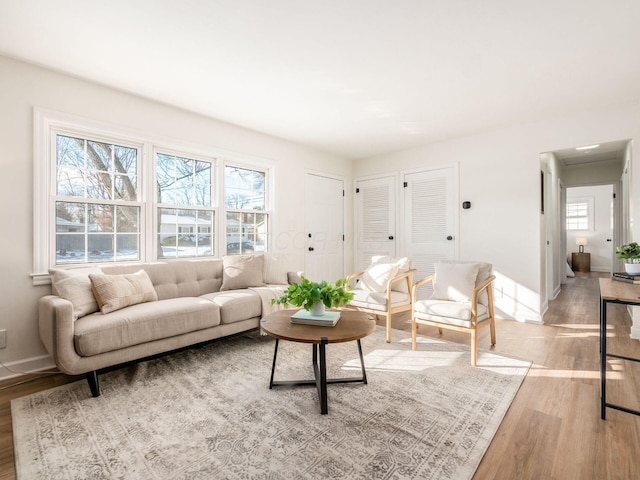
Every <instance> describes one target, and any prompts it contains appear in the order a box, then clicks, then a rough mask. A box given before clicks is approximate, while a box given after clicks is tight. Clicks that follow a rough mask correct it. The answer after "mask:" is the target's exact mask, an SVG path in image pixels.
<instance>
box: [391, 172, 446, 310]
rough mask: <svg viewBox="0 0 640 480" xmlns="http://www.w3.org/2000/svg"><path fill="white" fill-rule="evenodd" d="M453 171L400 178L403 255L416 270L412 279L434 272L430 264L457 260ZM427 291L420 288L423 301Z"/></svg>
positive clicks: (413, 174) (422, 173) (423, 173)
mask: <svg viewBox="0 0 640 480" xmlns="http://www.w3.org/2000/svg"><path fill="white" fill-rule="evenodd" d="M456 179H457V168H456V167H447V168H440V169H436V170H427V171H423V172H417V173H408V174H406V175H405V176H404V182H405V183H404V185H405V188H404V206H405V216H404V232H405V233H404V239H405V255H406V256H408V257H409V258H412V259H413V263H414V268H416V269H417V272H416V275H415V277H414V278H415V280H419V279H422V278H424V277H426V276H427V275H430V274H432V273H433V272H434V263H436V262H438V261H441V260H454V259H456V258H457V252H458V244H457V243H458V240H457V235H458V231H457V224H458V221H457V212H458V210H457V208H456V205H457V203H456V201H457V198H458V185H457V182H456ZM430 294H431V292H430V289H427V288H422V289H420V292H419V296H420V297H421V298H426V296H428V295H430Z"/></svg>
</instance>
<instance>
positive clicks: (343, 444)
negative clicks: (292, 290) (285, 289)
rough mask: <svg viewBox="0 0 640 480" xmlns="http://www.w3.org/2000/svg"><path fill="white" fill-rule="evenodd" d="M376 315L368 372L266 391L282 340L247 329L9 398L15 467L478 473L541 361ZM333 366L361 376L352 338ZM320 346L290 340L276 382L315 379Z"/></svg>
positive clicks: (73, 475)
mask: <svg viewBox="0 0 640 480" xmlns="http://www.w3.org/2000/svg"><path fill="white" fill-rule="evenodd" d="M393 336H394V341H393V342H392V343H390V344H387V343H386V342H385V340H384V329H383V328H382V327H378V328H377V329H376V331H375V332H374V333H373V334H372V335H371V336H369V337H366V338H364V339H363V340H362V347H363V350H364V354H365V365H366V368H367V378H368V384H367V385H364V384H361V383H353V384H334V385H329V387H328V389H329V414H328V415H320V409H319V404H318V397H317V392H316V390H315V388H314V387H306V386H302V387H291V388H289V387H274V389H272V390H269V388H268V385H269V375H270V372H271V363H272V360H273V348H274V340H273V339H272V338H270V337H266V336H260V335H259V334H257V333H249V334H245V335H242V336H239V337H235V338H230V339H225V340H223V341H219V342H216V343H213V344H210V345H207V346H205V347H203V348H199V349H193V350H188V351H184V352H180V353H176V354H172V355H169V356H165V357H162V358H160V359H155V360H151V361H147V362H143V363H139V364H137V365H134V366H130V367H125V368H122V369H120V370H116V371H113V372H110V373H106V374H104V375H102V376H101V377H100V379H101V386H102V392H103V393H102V396H101V397H99V398H92V397H91V395H90V393H89V388H88V386H87V384H86V382H85V381H81V382H76V383H72V384H69V385H64V386H61V387H58V388H55V389H51V390H47V391H44V392H41V393H37V394H34V395H30V396H27V397H23V398H19V399H16V400H14V401H12V403H11V411H12V415H13V431H14V446H15V456H16V470H17V472H18V478H19V479H22V480H28V479H36V478H37V479H44V478H47V479H88V478H91V479H102V478H104V479H111V478H119V479H136V480H138V479H163V480H164V479H190V480H192V479H207V480H209V479H269V480H279V479H320V478H336V479H367V480H370V479H405V478H406V479H412V478H415V479H456V480H459V479H468V478H471V477H472V476H473V473H474V472H475V470H476V468H477V466H478V464H479V463H480V460H481V459H482V456H483V455H484V452H485V451H486V449H487V447H488V445H489V443H490V442H491V439H492V438H493V436H494V434H495V432H496V430H497V428H498V426H499V425H500V422H501V421H502V418H503V417H504V414H505V413H506V411H507V409H508V408H509V405H510V404H511V401H512V399H513V397H514V395H515V394H516V392H517V390H518V388H519V386H520V384H521V382H522V380H523V378H524V376H525V375H526V372H527V370H528V368H529V365H530V362H525V361H522V360H516V359H512V358H507V357H503V356H500V355H496V354H493V353H491V352H486V351H481V352H479V357H478V365H479V366H478V368H471V367H470V366H469V365H468V362H469V349H468V347H466V346H464V345H458V344H454V343H448V342H444V341H440V340H435V339H431V338H426V337H422V338H421V339H420V345H419V349H418V350H417V351H415V352H414V351H411V341H410V336H409V335H408V334H406V333H405V332H398V331H394V334H393ZM327 364H328V369H329V376H330V378H331V377H338V376H343V377H353V376H357V375H358V368H359V360H358V353H357V346H356V343H355V342H350V343H343V344H333V345H329V346H328V347H327ZM312 376H313V373H312V370H311V346H310V345H308V344H298V343H291V342H282V341H281V342H280V347H279V352H278V366H277V369H276V378H275V379H276V380H284V379H300V378H312Z"/></svg>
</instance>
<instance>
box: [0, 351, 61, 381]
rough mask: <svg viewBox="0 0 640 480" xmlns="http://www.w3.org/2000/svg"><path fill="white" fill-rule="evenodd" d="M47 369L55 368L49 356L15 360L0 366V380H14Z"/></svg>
mask: <svg viewBox="0 0 640 480" xmlns="http://www.w3.org/2000/svg"><path fill="white" fill-rule="evenodd" d="M49 368H55V364H54V363H53V360H52V359H51V357H50V356H49V355H42V356H40V357H32V358H25V359H23V360H16V361H15V362H9V363H4V364H2V365H0V380H6V379H8V378H15V377H19V376H21V375H25V374H27V373H33V372H39V371H41V370H47V369H49Z"/></svg>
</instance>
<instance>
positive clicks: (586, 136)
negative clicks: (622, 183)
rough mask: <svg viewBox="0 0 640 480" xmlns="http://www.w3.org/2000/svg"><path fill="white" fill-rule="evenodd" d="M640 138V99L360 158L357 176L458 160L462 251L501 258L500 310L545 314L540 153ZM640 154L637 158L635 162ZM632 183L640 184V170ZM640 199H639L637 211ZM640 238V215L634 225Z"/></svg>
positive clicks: (530, 316) (522, 315)
mask: <svg viewBox="0 0 640 480" xmlns="http://www.w3.org/2000/svg"><path fill="white" fill-rule="evenodd" d="M624 138H628V139H634V138H640V102H637V101H636V102H632V103H628V104H625V105H619V106H611V107H608V108H603V109H597V110H590V111H586V112H582V113H579V114H573V115H566V116H558V117H555V118H550V119H547V120H541V121H538V122H534V123H528V124H523V125H518V126H514V127H510V128H504V129H501V130H494V131H491V132H486V133H479V134H476V135H471V136H467V137H463V138H458V139H453V140H449V141H445V142H439V143H434V144H431V145H426V146H423V147H420V148H414V149H410V150H406V151H402V152H397V153H391V154H387V155H381V156H378V157H373V158H369V159H363V160H360V161H357V162H355V164H354V176H356V177H358V176H364V175H365V174H368V175H371V174H373V173H383V172H395V171H401V170H405V169H417V168H433V167H436V166H439V165H442V164H447V163H451V162H458V163H459V166H460V199H459V203H461V202H462V201H464V200H470V201H471V202H472V205H473V206H472V208H471V209H470V210H462V209H461V210H460V237H459V243H460V257H461V258H463V259H481V260H485V261H489V262H491V263H493V265H494V269H495V271H496V273H497V275H498V279H497V281H496V285H495V292H496V303H497V307H498V310H499V314H500V315H501V316H503V317H507V318H515V319H518V320H533V321H539V320H540V319H541V314H542V313H543V310H542V308H543V305H544V303H545V299H544V298H541V285H542V281H543V279H544V278H545V276H546V272H545V271H543V270H544V269H545V264H546V262H543V261H542V258H541V252H543V251H544V249H545V248H546V246H545V241H544V238H546V237H543V236H542V235H541V228H542V227H541V223H542V220H541V217H542V216H541V215H540V153H541V152H549V151H554V150H561V149H563V148H567V147H571V146H575V145H588V144H592V143H601V142H606V141H612V140H619V139H624ZM638 161H640V159H639V158H634V161H633V163H637V162H638ZM631 181H632V185H631V190H632V192H633V191H640V189H639V188H637V185H638V184H640V178H634V177H633V176H632V179H631ZM639 202H640V198H638V197H635V198H634V199H633V202H632V203H633V205H635V206H636V208H634V209H633V210H634V211H638V208H637V205H638V203H639ZM632 230H633V231H632V236H633V238H636V239H637V238H640V222H638V224H634V225H633V228H632Z"/></svg>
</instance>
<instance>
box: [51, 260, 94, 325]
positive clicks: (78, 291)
mask: <svg viewBox="0 0 640 480" xmlns="http://www.w3.org/2000/svg"><path fill="white" fill-rule="evenodd" d="M100 273H102V270H100V268H98V267H82V268H71V269H62V268H52V269H50V270H49V276H50V278H51V291H52V293H53V294H54V295H58V296H59V297H62V298H64V299H65V300H69V301H70V302H71V303H72V304H73V316H74V317H75V318H76V319H77V318H80V317H84V316H85V315H88V314H90V313H93V312H97V311H98V310H100V307H99V306H98V302H97V301H96V297H95V296H94V295H93V291H92V290H91V280H89V275H90V274H100Z"/></svg>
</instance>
